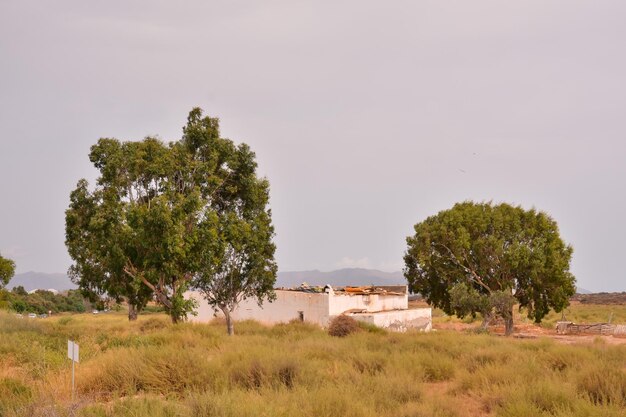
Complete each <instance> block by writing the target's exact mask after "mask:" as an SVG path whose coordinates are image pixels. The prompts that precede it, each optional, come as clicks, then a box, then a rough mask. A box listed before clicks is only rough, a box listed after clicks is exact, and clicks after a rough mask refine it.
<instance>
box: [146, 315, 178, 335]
mask: <svg viewBox="0 0 626 417" xmlns="http://www.w3.org/2000/svg"><path fill="white" fill-rule="evenodd" d="M169 326H171V323H168V322H167V320H166V319H165V318H163V317H149V318H148V319H147V320H142V321H141V322H140V324H139V330H141V331H142V332H151V331H155V330H161V329H165V328H166V327H169Z"/></svg>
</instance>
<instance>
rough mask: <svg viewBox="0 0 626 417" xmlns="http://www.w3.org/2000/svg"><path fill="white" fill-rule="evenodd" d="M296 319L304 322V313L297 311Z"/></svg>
mask: <svg viewBox="0 0 626 417" xmlns="http://www.w3.org/2000/svg"><path fill="white" fill-rule="evenodd" d="M298 319H299V320H300V321H304V311H298Z"/></svg>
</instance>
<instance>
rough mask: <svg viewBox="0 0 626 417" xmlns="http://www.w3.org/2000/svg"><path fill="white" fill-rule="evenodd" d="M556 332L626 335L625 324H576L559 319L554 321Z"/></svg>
mask: <svg viewBox="0 0 626 417" xmlns="http://www.w3.org/2000/svg"><path fill="white" fill-rule="evenodd" d="M556 332H557V333H558V334H598V335H603V336H611V335H613V336H623V337H626V325H623V324H610V323H592V324H584V323H581V324H578V323H573V322H571V321H559V322H557V323H556Z"/></svg>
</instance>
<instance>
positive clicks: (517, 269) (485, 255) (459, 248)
mask: <svg viewBox="0 0 626 417" xmlns="http://www.w3.org/2000/svg"><path fill="white" fill-rule="evenodd" d="M414 230H415V234H414V235H413V236H409V237H408V238H407V246H408V247H407V252H406V254H405V256H404V262H405V265H406V267H405V269H404V275H405V277H406V278H407V280H408V283H409V286H410V288H411V290H412V291H413V292H418V293H420V294H422V295H423V296H424V297H425V298H426V300H427V301H428V302H429V303H430V304H432V305H434V306H435V307H439V308H441V309H443V310H444V311H445V312H446V313H448V314H457V313H458V314H459V315H467V314H475V313H476V312H481V313H482V314H483V317H484V318H485V319H486V320H487V322H488V321H490V320H491V318H492V317H494V316H495V315H497V316H501V317H503V318H504V320H505V325H506V329H505V332H506V334H510V333H511V332H512V331H513V311H512V309H513V305H514V304H515V303H517V304H518V305H519V307H520V308H525V309H526V312H527V315H528V317H529V318H532V319H534V320H535V321H536V322H537V323H539V322H541V319H542V318H543V317H545V315H546V314H548V312H549V311H550V309H554V310H555V311H556V312H560V311H562V310H563V309H564V308H565V307H566V306H567V305H568V303H569V297H570V296H571V295H573V294H574V292H575V286H574V284H575V282H576V280H575V278H574V276H573V275H572V274H571V273H570V271H569V266H570V260H571V257H572V252H573V249H572V247H571V246H569V245H567V244H565V242H563V240H562V239H561V237H560V235H559V229H558V226H557V224H556V222H555V221H554V220H553V219H552V218H550V216H548V215H547V214H545V213H543V212H538V211H536V210H535V209H531V210H524V209H523V208H521V207H519V206H517V207H516V206H511V205H509V204H504V203H503V204H498V205H492V204H491V203H474V202H471V201H467V202H463V203H458V204H455V205H454V207H452V208H451V209H449V210H443V211H441V212H439V213H438V214H437V215H435V216H431V217H429V218H427V219H426V220H424V221H423V222H421V223H418V224H416V225H415V227H414Z"/></svg>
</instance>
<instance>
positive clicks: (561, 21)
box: [0, 0, 626, 291]
mask: <svg viewBox="0 0 626 417" xmlns="http://www.w3.org/2000/svg"><path fill="white" fill-rule="evenodd" d="M625 19H626V2H623V1H608V0H607V1H575V0H563V1H547V0H536V1H532V0H524V1H506V2H503V1H500V0H497V1H496V0H494V1H482V0H476V1H471V2H469V1H466V0H459V1H445V0H437V1H423V0H422V1H420V0H417V1H416V0H412V1H389V2H380V1H365V0H358V1H345V0H335V1H323V0H322V1H320V0H315V1H298V0H270V1H263V2H261V1H241V0H224V1H206V0H202V1H199V0H186V1H184V2H172V1H165V0H150V1H148V0H145V1H139V0H124V1H120V0H109V1H106V2H86V1H84V0H71V1H70V0H57V1H54V2H51V1H44V0H41V1H25V0H2V1H1V2H0V253H2V254H3V255H4V256H7V257H11V258H12V259H14V260H15V261H16V264H17V272H26V271H31V270H34V271H40V272H65V271H66V270H67V268H68V267H69V265H70V264H71V259H70V258H69V256H68V254H67V251H66V248H65V245H64V228H65V226H64V211H65V209H66V208H67V206H68V204H69V194H70V191H71V190H72V189H73V188H74V187H75V186H76V183H77V181H78V180H79V179H80V178H87V179H88V180H89V181H91V182H92V183H93V180H94V179H95V176H96V170H95V168H93V166H91V165H90V162H89V160H88V157H87V155H88V152H89V147H90V146H91V145H93V144H94V143H95V142H96V141H97V140H98V139H99V138H100V137H115V138H118V139H120V140H141V139H142V138H144V137H145V136H148V135H158V136H159V137H160V138H162V139H163V140H167V141H169V140H177V139H179V138H180V137H181V133H182V126H183V125H184V124H185V122H186V117H187V114H188V112H189V110H191V108H192V107H195V106H199V107H201V108H203V109H204V110H205V112H206V114H208V115H211V116H212V117H219V118H220V123H221V132H222V136H224V137H228V138H231V139H233V140H234V141H235V142H246V143H248V144H249V145H250V146H251V147H252V149H253V150H254V151H255V152H256V155H257V160H258V163H259V173H260V174H261V175H264V176H266V177H267V178H268V179H269V181H270V184H271V194H270V195H271V208H272V212H273V222H274V225H275V228H276V238H275V242H276V245H277V253H276V260H277V262H278V265H279V269H280V270H281V271H290V270H309V269H320V270H332V269H337V268H343V267H364V268H376V269H381V270H384V271H398V270H401V269H402V267H403V261H402V256H403V254H404V252H405V250H406V242H405V239H406V237H407V236H408V235H410V234H412V231H413V225H414V224H416V223H418V222H420V221H422V220H424V219H425V218H427V217H428V216H430V215H434V214H436V213H437V212H439V211H440V210H444V209H447V208H450V207H452V206H453V205H454V203H455V202H459V201H464V200H474V201H493V202H496V203H498V202H508V203H512V204H519V205H521V206H523V207H524V208H531V207H535V208H537V209H538V210H542V211H545V212H547V213H548V214H549V215H550V216H552V218H554V219H555V220H556V221H557V222H558V224H559V227H560V232H561V236H562V237H563V239H564V240H565V241H566V242H567V243H569V244H571V245H572V246H573V248H574V255H573V259H572V272H573V273H574V274H575V275H576V277H577V280H578V285H579V286H580V287H583V288H586V289H589V290H592V291H625V290H626V272H625V269H624V267H623V258H624V252H625V250H626V244H625V236H626V216H625V215H624V214H625V213H626V141H625V139H626V112H625V110H626V45H625V44H626V25H624V20H625Z"/></svg>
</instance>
